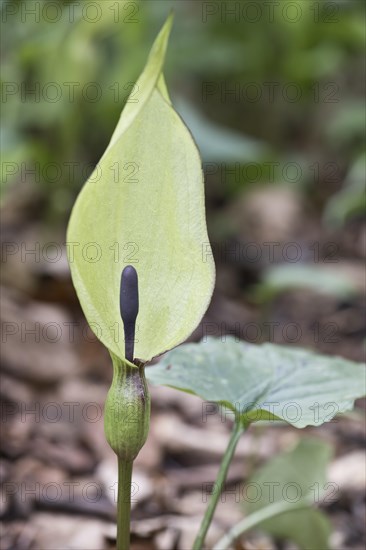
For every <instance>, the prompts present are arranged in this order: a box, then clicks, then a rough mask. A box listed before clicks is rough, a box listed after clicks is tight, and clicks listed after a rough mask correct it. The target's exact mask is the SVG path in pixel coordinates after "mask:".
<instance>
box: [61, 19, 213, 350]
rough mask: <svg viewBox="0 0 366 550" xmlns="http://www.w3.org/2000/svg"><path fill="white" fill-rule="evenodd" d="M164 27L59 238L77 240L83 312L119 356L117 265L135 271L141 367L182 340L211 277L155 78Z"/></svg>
mask: <svg viewBox="0 0 366 550" xmlns="http://www.w3.org/2000/svg"><path fill="white" fill-rule="evenodd" d="M171 23H172V18H171V17H169V18H168V20H167V22H166V24H165V25H164V27H163V29H162V31H161V32H160V34H159V35H158V37H157V39H156V41H155V43H154V46H153V48H152V50H151V53H150V56H149V59H148V62H147V65H146V67H145V69H144V71H143V73H142V74H141V76H140V78H139V80H138V81H137V83H136V87H135V88H134V90H133V92H134V95H133V99H134V100H135V99H137V102H127V104H126V106H125V108H124V110H123V112H122V115H121V118H120V120H119V122H118V125H117V127H116V130H115V132H114V134H113V136H112V139H111V142H110V144H109V146H108V147H107V150H106V152H105V153H104V155H103V157H102V159H101V161H100V163H99V166H98V168H97V169H96V171H95V172H94V174H92V176H91V177H90V179H89V180H88V181H87V183H86V184H85V186H84V187H83V189H82V191H81V193H80V195H79V197H78V199H77V201H76V203H75V206H74V209H73V211H72V214H71V219H70V223H69V228H68V235H67V240H68V242H69V243H77V245H72V249H73V255H72V256H71V254H70V255H69V260H70V267H71V273H72V278H73V283H74V286H75V288H76V291H77V294H78V297H79V299H80V303H81V305H82V308H83V311H84V313H85V316H86V318H87V320H88V322H89V324H90V325H91V328H92V329H93V330H94V331H95V332H96V334H97V336H98V337H99V338H100V340H101V341H102V342H103V343H104V344H105V345H106V346H107V347H108V348H109V350H110V351H112V352H113V353H114V354H115V355H117V356H118V357H121V358H124V340H123V325H122V320H121V318H120V312H119V287H120V277H121V272H122V269H123V268H124V267H125V266H126V265H128V264H131V265H133V266H134V267H135V268H136V270H137V273H138V277H139V297H140V310H139V315H138V318H137V331H136V338H137V342H136V344H135V357H136V358H139V359H140V360H142V361H148V360H150V359H151V358H152V357H154V356H156V355H159V354H160V353H162V352H164V351H166V350H168V349H170V348H172V347H174V346H176V345H177V344H179V343H181V342H182V341H184V340H185V339H186V338H187V337H188V336H189V335H190V333H191V332H192V331H193V330H194V328H195V327H196V325H197V324H198V323H199V321H200V319H201V317H202V315H203V313H204V311H205V310H206V308H207V306H208V304H209V301H210V297H211V294H212V291H213V285H214V278H215V272H214V263H213V259H212V255H211V253H210V248H209V244H208V236H207V229H206V220H205V208H204V188H203V175H202V169H201V161H200V157H199V153H198V151H197V148H196V146H195V144H194V142H193V140H192V137H191V135H190V133H189V131H188V130H187V128H186V127H185V125H184V124H183V122H182V121H181V119H180V118H179V116H178V115H177V113H176V112H175V111H174V109H173V108H172V106H171V104H170V100H169V97H168V94H167V91H166V88H165V83H164V80H163V76H162V72H161V71H162V66H163V62H164V56H165V51H166V47H167V41H168V37H169V32H170V28H171ZM94 131H95V129H94ZM88 243H96V245H94V246H93V245H89V246H88ZM70 248H71V246H70V245H69V249H70Z"/></svg>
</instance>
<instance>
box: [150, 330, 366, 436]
mask: <svg viewBox="0 0 366 550" xmlns="http://www.w3.org/2000/svg"><path fill="white" fill-rule="evenodd" d="M146 376H147V379H148V380H149V381H150V382H152V383H154V384H162V385H165V386H171V387H174V388H177V389H179V390H183V391H186V392H189V393H193V394H195V395H198V396H199V397H202V398H203V399H205V400H207V401H214V402H217V403H220V404H222V405H224V406H225V407H227V408H228V409H230V410H232V411H234V412H235V413H236V414H237V415H240V416H242V417H243V418H244V419H245V420H246V421H250V422H253V421H256V420H271V419H282V420H285V421H286V422H288V423H289V424H292V425H293V426H296V427H297V428H303V427H305V426H308V425H311V426H318V425H320V424H323V423H324V422H327V421H329V420H331V419H332V418H333V417H334V416H335V415H336V414H338V413H341V412H344V411H347V410H350V409H352V407H353V403H354V400H355V399H356V398H358V397H362V396H363V395H365V369H364V368H363V366H362V365H360V364H357V363H354V362H352V361H347V360H345V359H342V358H340V357H327V356H325V355H317V354H315V353H312V352H311V351H307V350H304V349H300V348H290V347H285V346H277V345H275V344H263V345H260V346H257V345H253V344H247V343H244V342H237V341H236V340H235V338H232V337H227V338H226V341H225V342H222V341H221V340H218V339H215V338H207V340H206V341H202V342H201V343H199V344H185V345H183V346H180V347H179V348H177V349H176V350H172V351H171V352H170V353H167V354H166V356H165V357H163V359H162V360H161V362H160V363H159V364H158V365H157V366H154V367H150V368H149V369H147V373H146Z"/></svg>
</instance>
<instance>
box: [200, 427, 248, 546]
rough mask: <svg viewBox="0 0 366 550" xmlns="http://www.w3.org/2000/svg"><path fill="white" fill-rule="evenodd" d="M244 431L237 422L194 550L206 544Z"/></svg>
mask: <svg viewBox="0 0 366 550" xmlns="http://www.w3.org/2000/svg"><path fill="white" fill-rule="evenodd" d="M244 429H245V426H244V425H243V424H242V423H241V422H240V421H239V420H237V421H235V424H234V427H233V431H232V433H231V437H230V441H229V444H228V446H227V449H226V451H225V454H224V457H223V459H222V462H221V465H220V469H219V472H218V474H217V478H216V483H215V486H214V490H213V492H212V495H211V499H210V502H209V505H208V507H207V509H206V512H205V515H204V518H203V520H202V523H201V527H200V530H199V532H198V535H197V537H196V540H195V541H194V544H193V550H201V549H202V545H203V543H204V542H205V538H206V534H207V531H208V529H209V527H210V524H211V521H212V517H213V515H214V512H215V510H216V506H217V503H218V500H219V496H220V494H221V489H222V487H223V485H224V483H225V479H226V475H227V472H228V469H229V466H230V463H231V460H232V458H233V455H234V452H235V448H236V446H237V444H238V441H239V439H240V436H241V434H242V433H243V431H244Z"/></svg>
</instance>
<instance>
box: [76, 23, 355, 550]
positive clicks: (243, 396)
mask: <svg viewBox="0 0 366 550" xmlns="http://www.w3.org/2000/svg"><path fill="white" fill-rule="evenodd" d="M171 25H172V17H171V16H170V17H169V18H168V19H167V21H166V23H165V25H164V27H163V28H162V30H161V32H160V34H159V35H158V37H157V39H156V41H155V43H154V45H153V47H152V50H151V52H150V55H149V58H148V61H147V64H146V67H145V69H144V70H143V72H142V74H141V76H140V78H139V79H138V81H137V83H136V86H135V87H134V98H133V99H134V101H131V102H129V101H127V103H126V105H125V107H124V109H123V111H122V115H121V117H120V120H119V122H118V124H117V127H116V129H115V131H114V133H113V135H112V139H111V141H110V143H109V145H108V147H107V149H106V151H105V153H104V155H103V157H102V159H101V161H100V163H99V165H98V167H97V168H96V170H95V172H94V173H93V174H92V175H91V177H90V178H89V180H88V181H87V183H86V184H85V186H84V187H83V189H82V191H81V192H80V194H79V196H78V198H77V201H76V203H75V206H74V208H73V211H72V214H71V218H70V223H69V228H68V236H67V240H68V243H69V244H72V243H74V244H75V245H77V246H69V251H72V254H71V253H70V256H69V263H70V267H71V274H72V279H73V283H74V286H75V288H76V291H77V294H78V297H79V300H80V303H81V306H82V308H83V311H84V313H85V316H86V318H87V320H88V322H89V324H90V327H91V328H92V329H93V330H94V332H95V333H96V335H97V336H98V337H99V339H100V340H101V341H102V343H103V344H104V345H105V346H106V347H107V348H108V350H109V352H110V355H111V358H112V363H113V372H114V374H113V381H112V385H111V388H110V390H109V392H108V396H107V400H106V404H105V433H106V438H107V441H108V443H109V444H110V446H111V447H112V449H113V450H114V452H115V453H116V455H117V458H118V472H119V483H118V511H117V548H118V550H127V549H128V548H129V539H130V532H129V523H130V493H131V476H132V465H133V461H134V459H135V458H136V456H137V455H138V453H139V451H140V449H141V448H142V446H143V445H144V443H145V440H146V438H147V434H148V429H149V417H150V397H149V392H148V386H147V383H146V379H145V371H144V367H145V365H146V363H148V362H149V361H150V360H151V359H152V358H153V357H155V356H157V355H160V354H162V353H163V352H166V351H167V350H171V351H168V353H167V354H166V355H165V356H164V358H163V359H162V360H161V361H160V363H159V364H158V365H157V366H154V367H151V368H149V369H147V371H146V372H147V377H148V379H149V381H150V382H151V383H153V384H162V385H166V386H170V387H173V388H176V389H178V390H181V391H185V392H189V393H191V394H195V395H197V396H199V397H201V398H203V399H204V400H206V401H209V402H211V405H212V404H213V405H214V406H217V407H220V408H222V409H225V410H226V411H228V412H229V413H230V414H231V415H232V419H233V429H232V435H231V437H230V440H229V443H228V447H227V450H226V452H225V454H224V457H223V460H222V464H221V466H220V469H219V472H218V477H217V483H216V484H215V487H216V488H217V487H219V488H222V486H223V484H224V482H225V478H226V474H227V471H228V468H229V465H230V462H231V459H232V457H233V455H234V452H235V448H236V445H237V443H238V441H239V438H240V436H241V435H242V433H243V432H244V431H245V430H246V429H248V427H249V426H250V425H251V424H252V423H253V422H257V421H267V422H268V421H276V422H280V421H285V422H287V423H289V424H292V425H293V426H295V427H297V428H303V427H305V426H307V425H314V426H317V425H320V424H322V423H323V422H326V421H329V420H331V419H332V418H333V417H334V416H335V415H336V414H338V413H342V412H344V411H347V410H349V409H350V408H352V407H353V403H354V400H355V399H356V398H357V397H361V396H362V395H363V394H364V370H363V369H362V367H361V366H360V365H358V364H355V363H353V362H351V361H345V360H343V359H341V358H330V357H324V356H319V355H316V354H314V353H311V352H309V351H306V350H301V349H292V348H286V347H282V346H275V345H272V344H266V345H262V346H256V345H251V344H245V343H243V342H238V341H236V340H235V339H233V338H227V339H226V341H225V342H221V341H219V340H215V339H212V338H211V339H207V340H206V341H203V342H201V343H200V344H185V345H182V346H180V347H178V348H177V349H173V348H175V347H176V346H177V345H178V344H180V343H182V342H183V341H184V340H186V339H187V337H188V336H189V335H190V334H191V332H192V331H193V330H194V328H195V327H196V326H197V324H198V323H199V321H200V320H201V318H202V316H203V314H204V312H205V310H206V308H207V306H208V303H209V300H210V298H211V294H212V291H213V286H214V278H215V270H214V264H213V260H212V259H210V257H208V258H207V259H206V260H205V261H203V259H202V245H203V244H204V245H205V249H206V250H207V248H206V247H207V246H208V237H207V229H206V222H205V209H204V190H203V178H202V169H201V162H200V157H199V154H198V151H197V148H196V146H195V144H194V142H193V140H192V137H191V135H190V133H189V131H188V130H187V128H186V127H185V125H184V124H183V122H182V121H181V119H180V118H179V116H178V115H177V113H176V112H175V111H174V109H173V107H172V104H171V102H170V99H169V95H168V92H167V88H166V86H165V82H164V78H163V74H162V68H163V63H164V58H165V53H166V48H167V42H168V37H169V33H170V29H171ZM136 91H137V93H138V101H137V102H136V101H135V99H136ZM131 167H132V168H133V169H134V173H135V176H136V177H135V178H134V181H132V180H131V178H129V177H127V176H128V174H130V169H131ZM91 250H93V254H91ZM205 257H206V254H205ZM208 410H212V409H208ZM313 448H314V447H313V446H312V447H311V449H313ZM302 449H303V448H301V449H300V450H298V451H296V453H295V454H294V455H292V454H289V455H288V456H286V457H285V459H283V460H282V459H281V460H280V461H279V464H280V466H279V467H282V466H281V464H283V463H284V461H285V463H286V464H287V463H291V464H293V465H295V464H297V463H299V464H300V465H301V464H302V459H301V457H302V456H303V450H302ZM311 452H313V451H311ZM319 452H320V454H321V455H322V456H323V454H324V453H323V451H321V450H320V451H319ZM322 453H323V454H322ZM323 463H324V460H323V459H322V464H323ZM277 468H278V465H277ZM322 468H323V467H322ZM286 469H287V467H286ZM323 470H324V468H323ZM323 470H322V471H323ZM270 472H272V470H271V469H270ZM261 475H262V478H263V479H265V478H266V477H265V476H266V475H270V476H272V475H273V474H272V473H270V474H266V473H265V472H264V473H262V474H261ZM276 475H277V474H276ZM322 475H323V474H322ZM263 476H264V477H263ZM313 477H314V476H313ZM313 477H311V476H310V474H309V476H308V477H307V478H306V480H304V479H303V480H302V482H303V483H305V481H306V482H307V481H308V480H310V479H313ZM296 479H297V478H296ZM290 481H291V479H290ZM219 494H220V491H218V490H215V491H214V492H213V494H212V496H211V500H210V502H209V504H208V507H207V511H206V513H205V516H204V518H203V521H202V524H201V528H200V530H199V533H198V535H197V537H196V540H195V542H194V550H200V549H201V548H203V547H204V546H203V545H204V542H205V538H206V534H207V531H208V528H209V526H210V523H211V520H212V518H213V515H214V512H215V509H216V505H217V503H218V498H219ZM281 498H282V497H281V496H279V497H278V498H276V502H274V503H273V502H271V503H270V504H269V505H268V506H267V504H268V503H266V502H262V503H260V504H258V506H257V507H255V508H254V509H253V510H251V509H249V510H248V509H246V512H248V511H249V515H248V517H245V518H244V519H243V521H242V522H240V523H239V524H238V525H237V526H234V527H233V529H232V531H230V532H229V533H228V534H227V535H226V536H225V537H224V538H222V539H221V540H220V541H219V542H218V543H217V545H216V546H215V548H216V549H217V550H219V549H223V548H230V547H232V545H233V544H234V543H235V540H236V538H238V537H239V536H241V535H242V534H243V533H245V532H246V531H248V530H249V529H252V528H254V527H256V526H258V525H262V524H263V526H266V528H268V529H270V527H271V526H272V527H271V528H272V530H273V532H274V533H275V534H276V535H278V536H279V535H281V534H284V532H285V531H284V529H285V527H284V524H283V522H282V523H281V522H278V521H277V519H276V521H275V526H274V527H273V523H272V524H271V522H270V520H271V518H274V517H276V516H278V515H280V514H282V515H283V514H284V513H285V512H291V513H292V511H293V510H292V509H291V507H289V503H288V502H282V500H281ZM309 507H310V503H309V498H308V496H307V498H306V499H305V500H304V502H301V503H299V505H298V506H297V507H296V512H297V514H303V511H302V510H303V508H306V509H307V514H308V515H307V517H311V518H316V520H315V519H314V521H316V522H317V524H319V525H320V527H321V529H320V530H319V532H321V534H322V537H323V538H322V539H321V542H320V546H319V544H318V542H319V539H318V541H317V542H316V544H317V545H318V546H314V544H313V543H314V533H315V530H313V539H312V541H311V542H309V540H308V539H307V538H306V535H305V536H304V537H305V538H304V537H299V536H297V539H296V541H297V543H298V544H299V545H300V547H301V548H306V549H307V550H309V548H315V550H317V549H318V548H320V547H321V548H322V549H324V548H326V544H327V542H326V541H327V533H328V531H327V528H326V526H325V520H324V518H322V517H321V518H320V517H319V514H318V515H316V513H317V511H316V510H312V509H311V512H309ZM296 517H297V516H296ZM301 517H304V516H303V515H302V516H301ZM305 524H306V532H309V529H308V528H307V525H308V524H307V523H306V521H305ZM280 527H281V528H280ZM310 531H311V530H310ZM304 541H305V542H304ZM324 541H325V542H324Z"/></svg>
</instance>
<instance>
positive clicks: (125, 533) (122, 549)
mask: <svg viewBox="0 0 366 550" xmlns="http://www.w3.org/2000/svg"><path fill="white" fill-rule="evenodd" d="M132 466H133V462H127V461H125V460H122V459H121V458H119V457H118V501H117V550H129V548H130V515H131V479H132Z"/></svg>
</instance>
